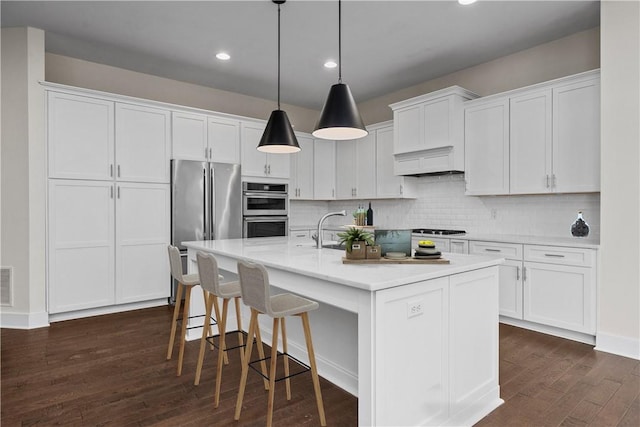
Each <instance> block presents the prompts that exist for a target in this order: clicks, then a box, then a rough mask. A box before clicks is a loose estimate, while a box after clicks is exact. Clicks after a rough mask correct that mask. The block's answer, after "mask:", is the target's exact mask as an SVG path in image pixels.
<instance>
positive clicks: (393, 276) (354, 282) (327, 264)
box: [183, 237, 502, 291]
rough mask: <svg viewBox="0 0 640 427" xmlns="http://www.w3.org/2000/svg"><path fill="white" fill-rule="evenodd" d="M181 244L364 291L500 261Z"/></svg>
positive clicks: (244, 243)
mask: <svg viewBox="0 0 640 427" xmlns="http://www.w3.org/2000/svg"><path fill="white" fill-rule="evenodd" d="M183 244H184V245H185V246H186V247H187V248H189V249H194V250H196V251H197V250H202V251H205V252H209V253H213V254H219V255H229V256H232V257H234V258H237V259H242V260H246V261H250V262H259V263H262V264H264V265H265V266H267V267H272V268H276V269H280V270H285V271H289V272H292V273H297V274H301V275H304V276H309V277H314V278H317V279H321V280H327V281H330V282H334V283H340V284H342V285H347V286H350V287H354V288H358V289H362V290H367V291H379V290H383V289H389V288H393V287H396V286H403V285H408V284H411V283H416V282H421V281H424V280H430V279H436V278H439V277H445V276H451V275H453V274H458V273H464V272H467V271H472V270H477V269H481V268H485V267H491V266H495V265H499V264H501V263H502V259H500V258H498V259H496V258H492V257H488V256H480V255H462V254H453V253H444V254H443V258H446V259H448V260H449V261H450V264H392V265H389V264H385V265H380V264H373V265H372V264H356V265H354V264H343V263H342V257H343V256H344V251H342V250H336V249H328V248H323V249H317V248H316V247H315V245H313V246H312V245H309V244H300V243H299V242H296V241H294V240H290V239H289V238H287V237H263V238H252V239H229V240H203V241H193V242H183Z"/></svg>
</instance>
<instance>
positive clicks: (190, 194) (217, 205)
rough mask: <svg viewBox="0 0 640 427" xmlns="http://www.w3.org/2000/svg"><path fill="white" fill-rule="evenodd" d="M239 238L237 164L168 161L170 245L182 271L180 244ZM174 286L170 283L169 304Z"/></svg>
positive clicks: (184, 253) (184, 261) (184, 263)
mask: <svg viewBox="0 0 640 427" xmlns="http://www.w3.org/2000/svg"><path fill="white" fill-rule="evenodd" d="M241 237H242V182H241V176H240V165H235V164H228V163H211V162H201V161H194V160H171V244H172V245H175V246H177V247H178V249H180V254H181V256H182V268H183V271H185V273H186V271H187V269H186V268H187V267H186V266H187V249H186V248H185V247H184V246H183V245H182V242H186V241H193V240H214V239H235V238H241ZM176 286H177V285H176V283H175V281H172V285H171V303H172V304H173V303H175V294H176Z"/></svg>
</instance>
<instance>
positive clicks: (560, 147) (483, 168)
mask: <svg viewBox="0 0 640 427" xmlns="http://www.w3.org/2000/svg"><path fill="white" fill-rule="evenodd" d="M465 119H466V121H465V148H466V156H467V158H466V171H465V174H466V178H465V179H466V182H467V186H466V194H468V195H496V194H539V193H548V192H557V193H580V192H596V191H600V74H599V71H597V70H596V71H589V72H586V73H581V74H578V75H575V76H570V77H565V78H562V79H558V80H554V81H551V82H546V83H541V84H538V85H535V86H531V87H527V88H522V89H518V90H514V91H510V92H507V93H504V94H498V95H492V96H490V97H487V98H486V99H485V98H481V99H477V100H474V101H469V102H467V103H466V107H465Z"/></svg>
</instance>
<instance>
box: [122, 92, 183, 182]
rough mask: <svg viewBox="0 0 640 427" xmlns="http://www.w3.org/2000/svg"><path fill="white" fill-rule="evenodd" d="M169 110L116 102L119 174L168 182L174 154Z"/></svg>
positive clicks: (126, 178)
mask: <svg viewBox="0 0 640 427" xmlns="http://www.w3.org/2000/svg"><path fill="white" fill-rule="evenodd" d="M170 120H171V118H170V113H169V111H167V110H163V109H159V108H151V107H146V106H140V105H134V104H122V103H116V178H117V179H119V180H122V181H132V182H161V183H168V182H169V180H170V176H169V161H170V158H171V154H170V151H171V150H170V149H171V139H170V133H169V129H170V126H171V125H170Z"/></svg>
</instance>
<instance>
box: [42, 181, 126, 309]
mask: <svg viewBox="0 0 640 427" xmlns="http://www.w3.org/2000/svg"><path fill="white" fill-rule="evenodd" d="M113 197H114V188H113V184H112V183H111V182H105V181H80V180H72V181H67V180H55V179H51V180H49V208H48V209H49V224H48V226H49V232H48V237H49V239H48V240H49V242H48V245H49V253H48V257H49V259H48V269H49V272H48V273H49V274H48V280H49V283H48V296H49V313H62V312H68V311H74V310H82V309H87V308H93V307H102V306H106V305H111V304H113V303H114V241H113V232H114V206H113V203H114V199H113Z"/></svg>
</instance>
